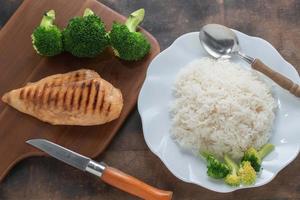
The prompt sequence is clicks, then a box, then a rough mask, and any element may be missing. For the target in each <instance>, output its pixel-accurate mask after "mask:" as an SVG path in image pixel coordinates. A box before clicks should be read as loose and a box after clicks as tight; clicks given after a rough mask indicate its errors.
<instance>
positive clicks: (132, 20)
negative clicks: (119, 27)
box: [125, 8, 145, 32]
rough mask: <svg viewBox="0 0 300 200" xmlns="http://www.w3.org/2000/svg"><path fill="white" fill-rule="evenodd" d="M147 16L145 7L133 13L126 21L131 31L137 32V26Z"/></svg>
mask: <svg viewBox="0 0 300 200" xmlns="http://www.w3.org/2000/svg"><path fill="white" fill-rule="evenodd" d="M144 16H145V10H144V9H143V8H141V9H139V10H137V11H134V12H133V13H131V14H130V15H129V17H128V19H127V21H126V22H125V25H126V26H127V28H128V29H129V31H130V32H135V31H136V28H137V26H138V25H139V24H140V23H141V22H142V21H143V19H144Z"/></svg>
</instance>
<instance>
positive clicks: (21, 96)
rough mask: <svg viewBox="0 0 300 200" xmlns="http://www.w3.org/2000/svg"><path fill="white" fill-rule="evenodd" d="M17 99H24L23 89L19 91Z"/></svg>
mask: <svg viewBox="0 0 300 200" xmlns="http://www.w3.org/2000/svg"><path fill="white" fill-rule="evenodd" d="M19 98H20V99H21V100H23V99H24V89H22V90H21V91H20V95H19Z"/></svg>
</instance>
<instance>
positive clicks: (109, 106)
mask: <svg viewBox="0 0 300 200" xmlns="http://www.w3.org/2000/svg"><path fill="white" fill-rule="evenodd" d="M110 109H111V102H109V104H108V106H107V109H106V113H105V116H108V114H109V113H110Z"/></svg>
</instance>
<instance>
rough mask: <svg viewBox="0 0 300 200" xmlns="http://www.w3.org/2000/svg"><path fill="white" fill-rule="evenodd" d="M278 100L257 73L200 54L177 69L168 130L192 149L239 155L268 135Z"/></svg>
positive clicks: (185, 146) (216, 153) (238, 156)
mask: <svg viewBox="0 0 300 200" xmlns="http://www.w3.org/2000/svg"><path fill="white" fill-rule="evenodd" d="M276 107H277V104H276V102H275V99H274V98H273V96H272V93H271V90H270V87H269V86H268V85H267V84H266V83H265V82H264V81H263V80H262V79H261V77H260V75H259V74H258V72H254V71H253V70H247V69H245V68H243V67H241V66H240V65H238V64H235V63H232V62H229V61H225V60H218V61H216V60H213V59H210V58H202V59H199V60H196V61H194V62H192V63H190V64H189V65H187V66H186V67H184V68H183V69H182V70H181V71H180V72H179V74H178V77H177V79H176V81H175V87H174V101H173V102H172V105H171V120H172V128H171V135H172V137H173V138H174V139H175V140H176V141H177V142H178V144H179V145H180V146H182V147H184V148H185V149H189V150H191V151H192V152H194V153H197V152H199V151H208V152H210V153H213V154H215V155H216V156H219V157H223V155H224V154H225V153H228V154H229V155H230V156H232V157H233V158H235V159H239V158H241V157H242V155H243V152H244V151H245V150H246V149H248V148H249V147H254V148H260V147H261V146H262V145H264V144H265V143H267V141H268V140H269V139H270V132H271V128H272V124H273V121H274V117H275V113H274V112H275V110H276Z"/></svg>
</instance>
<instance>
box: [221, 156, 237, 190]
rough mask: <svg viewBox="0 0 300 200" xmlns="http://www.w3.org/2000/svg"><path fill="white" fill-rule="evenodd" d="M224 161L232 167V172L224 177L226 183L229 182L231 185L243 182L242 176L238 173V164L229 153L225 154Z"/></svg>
mask: <svg viewBox="0 0 300 200" xmlns="http://www.w3.org/2000/svg"><path fill="white" fill-rule="evenodd" d="M224 161H225V163H226V164H227V166H228V167H229V168H230V173H229V174H227V176H226V177H225V179H224V181H225V183H227V184H228V185H230V186H235V187H237V186H239V185H240V183H241V178H240V177H239V175H238V170H239V167H238V165H237V164H236V163H235V162H234V161H233V160H232V159H231V158H230V157H229V156H228V155H225V156H224Z"/></svg>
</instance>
